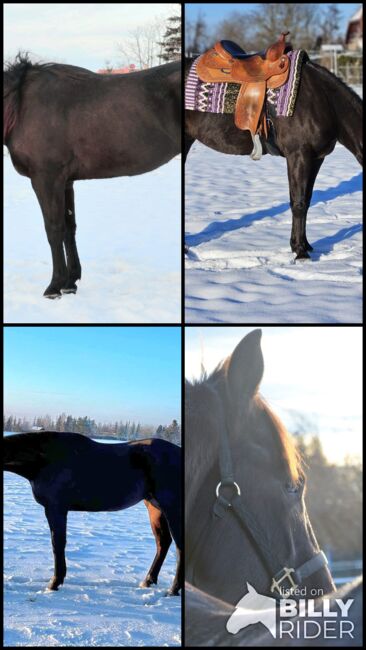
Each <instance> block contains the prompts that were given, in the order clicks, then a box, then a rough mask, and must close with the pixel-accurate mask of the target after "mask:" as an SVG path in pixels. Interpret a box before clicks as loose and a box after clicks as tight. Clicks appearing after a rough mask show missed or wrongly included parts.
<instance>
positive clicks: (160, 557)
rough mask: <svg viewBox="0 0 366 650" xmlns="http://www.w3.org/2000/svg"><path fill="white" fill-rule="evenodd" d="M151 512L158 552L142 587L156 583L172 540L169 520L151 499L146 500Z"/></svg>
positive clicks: (152, 528)
mask: <svg viewBox="0 0 366 650" xmlns="http://www.w3.org/2000/svg"><path fill="white" fill-rule="evenodd" d="M144 503H145V506H146V507H147V511H148V513H149V518H150V525H151V530H152V532H153V535H154V537H155V542H156V554H155V557H154V560H153V563H152V565H151V567H150V569H149V570H148V572H147V574H146V578H145V579H144V580H143V581H142V582H141V583H140V587H150V586H151V585H153V584H154V585H156V583H157V581H158V575H159V572H160V569H161V567H162V564H163V562H164V560H165V558H166V554H167V552H168V549H169V546H170V544H171V542H172V536H171V534H170V530H169V526H168V522H167V520H166V518H165V515H164V514H163V513H162V512H161V510H159V508H157V507H156V506H154V505H153V504H152V503H150V501H146V500H145V501H144Z"/></svg>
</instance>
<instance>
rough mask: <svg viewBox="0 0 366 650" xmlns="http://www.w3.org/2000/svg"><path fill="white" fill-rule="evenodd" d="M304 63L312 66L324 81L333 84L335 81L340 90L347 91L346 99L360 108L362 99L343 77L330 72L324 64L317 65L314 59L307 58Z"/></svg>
mask: <svg viewBox="0 0 366 650" xmlns="http://www.w3.org/2000/svg"><path fill="white" fill-rule="evenodd" d="M306 65H307V66H309V67H311V68H314V69H315V70H316V71H317V72H318V73H319V74H321V75H322V76H323V78H324V81H325V82H327V81H328V82H330V83H333V84H334V83H336V84H337V86H339V87H341V88H342V90H344V91H347V93H348V94H347V99H348V100H349V101H351V102H352V104H353V105H354V106H357V107H359V108H362V99H361V97H360V96H359V94H358V93H356V91H355V90H354V89H353V88H352V87H351V86H349V85H348V84H346V82H345V81H343V79H341V77H338V76H337V75H336V74H334V72H331V71H330V70H328V68H325V67H324V66H322V65H319V63H315V61H310V60H309V61H308V62H307V64H306Z"/></svg>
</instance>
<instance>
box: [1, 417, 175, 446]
mask: <svg viewBox="0 0 366 650" xmlns="http://www.w3.org/2000/svg"><path fill="white" fill-rule="evenodd" d="M3 419H4V426H3V430H4V431H13V432H14V433H15V432H18V433H21V432H22V431H31V430H32V429H45V430H46V431H61V432H62V431H71V432H73V433H82V434H84V435H86V436H90V437H98V438H116V439H118V440H136V439H138V438H140V439H141V438H151V437H153V436H157V437H159V438H164V439H165V440H169V441H170V442H174V443H175V444H180V442H181V429H180V426H179V424H178V422H177V420H173V421H172V422H171V423H170V424H168V425H162V424H160V425H159V426H158V427H154V426H152V425H142V424H141V423H140V422H137V423H136V422H130V421H126V422H122V421H119V422H114V423H111V422H107V423H106V422H99V423H97V422H96V421H95V420H93V419H92V418H89V417H87V416H85V417H74V416H72V415H66V414H65V413H62V414H61V415H59V416H58V417H57V418H56V419H53V418H51V416H49V415H44V416H41V417H35V418H34V419H33V420H32V421H31V420H28V419H27V418H17V417H16V416H13V415H9V416H5V415H4V416H3Z"/></svg>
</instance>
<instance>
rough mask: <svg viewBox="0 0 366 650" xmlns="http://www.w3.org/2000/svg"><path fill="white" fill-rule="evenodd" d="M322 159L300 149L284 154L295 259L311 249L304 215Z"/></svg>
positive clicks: (302, 257)
mask: <svg viewBox="0 0 366 650" xmlns="http://www.w3.org/2000/svg"><path fill="white" fill-rule="evenodd" d="M323 161H324V158H314V156H313V155H312V154H311V153H308V152H302V151H300V154H299V153H296V154H290V155H288V156H286V162H287V174H288V180H289V188H290V206H291V210H292V229H291V238H290V245H291V250H292V251H293V252H294V253H296V259H297V260H298V259H306V258H309V257H310V256H309V254H308V251H312V250H313V248H312V246H310V244H309V242H308V240H307V237H306V217H307V213H308V209H309V206H310V201H311V197H312V194H313V188H314V183H315V179H316V177H317V175H318V172H319V169H320V167H321V165H322V163H323Z"/></svg>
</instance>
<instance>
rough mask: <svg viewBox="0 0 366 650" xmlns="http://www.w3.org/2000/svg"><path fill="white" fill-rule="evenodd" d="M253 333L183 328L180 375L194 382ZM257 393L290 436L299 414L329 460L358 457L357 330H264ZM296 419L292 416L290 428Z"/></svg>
mask: <svg viewBox="0 0 366 650" xmlns="http://www.w3.org/2000/svg"><path fill="white" fill-rule="evenodd" d="M253 329H255V328H253V327H214V328H212V327H194V328H191V327H187V328H186V335H185V340H186V346H185V347H186V352H185V359H186V361H185V374H186V377H187V378H188V379H192V378H194V377H199V375H200V367H201V362H202V361H203V363H204V366H205V368H206V370H207V371H208V372H211V371H212V370H213V369H214V368H215V367H216V366H217V364H218V363H219V362H220V361H221V360H222V359H224V358H225V357H227V356H228V355H229V354H231V352H232V351H233V350H234V348H235V346H236V345H237V344H238V343H239V341H240V340H241V339H242V338H243V337H244V336H245V335H246V334H248V332H250V331H252V330H253ZM261 329H262V333H263V334H262V351H263V356H264V376H263V381H262V384H261V393H262V395H263V396H264V397H265V398H266V399H267V400H268V402H269V403H270V404H271V405H272V407H273V409H274V410H275V412H276V413H277V414H278V415H279V416H280V417H281V418H282V419H283V420H284V422H285V424H286V426H288V428H289V429H290V430H291V426H292V425H293V424H294V414H303V415H304V416H305V417H306V419H307V421H308V423H309V426H308V429H307V430H308V431H309V433H310V432H314V433H318V434H319V436H320V438H321V440H322V443H323V446H324V449H325V452H326V453H327V455H328V457H329V459H330V460H332V461H335V462H342V460H343V458H344V457H345V456H346V455H347V454H351V455H353V456H357V457H358V458H360V457H361V453H362V328H361V327H357V328H355V327H282V326H281V327H270V326H263V327H261ZM297 418H298V416H297V415H295V422H296V421H297Z"/></svg>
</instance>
